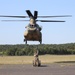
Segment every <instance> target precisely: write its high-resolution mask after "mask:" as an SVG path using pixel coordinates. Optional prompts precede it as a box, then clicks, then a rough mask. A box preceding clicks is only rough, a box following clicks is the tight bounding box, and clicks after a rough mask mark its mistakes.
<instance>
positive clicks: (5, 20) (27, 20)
mask: <svg viewBox="0 0 75 75" xmlns="http://www.w3.org/2000/svg"><path fill="white" fill-rule="evenodd" d="M1 21H6V22H8V21H10V22H12V21H14V22H16V21H29V20H1Z"/></svg>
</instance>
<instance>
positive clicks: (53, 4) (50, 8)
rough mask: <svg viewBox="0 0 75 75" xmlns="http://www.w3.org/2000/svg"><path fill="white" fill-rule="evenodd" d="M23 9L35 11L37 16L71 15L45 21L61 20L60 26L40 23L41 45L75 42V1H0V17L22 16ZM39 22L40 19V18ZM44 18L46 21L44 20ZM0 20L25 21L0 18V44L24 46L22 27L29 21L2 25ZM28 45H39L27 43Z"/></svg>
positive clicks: (23, 30) (23, 13)
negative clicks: (62, 21)
mask: <svg viewBox="0 0 75 75" xmlns="http://www.w3.org/2000/svg"><path fill="white" fill-rule="evenodd" d="M25 10H31V12H32V13H33V12H34V10H37V11H38V15H39V16H40V15H41V16H42V15H49V16H51V15H72V17H64V18H48V20H65V21H66V22H64V23H55V22H54V23H42V22H38V24H39V25H40V26H42V31H41V32H42V43H43V44H64V43H75V0H0V15H17V16H18V15H20V16H21V15H22V16H23V15H24V16H27V14H26V12H25ZM41 19H42V18H41ZM46 19H47V18H46ZM1 20H26V18H25V19H18V18H2V17H0V45H2V44H24V42H23V39H24V32H25V30H26V29H25V26H26V25H27V24H28V23H29V22H2V21H1ZM28 44H39V42H36V41H34V42H33V41H28Z"/></svg>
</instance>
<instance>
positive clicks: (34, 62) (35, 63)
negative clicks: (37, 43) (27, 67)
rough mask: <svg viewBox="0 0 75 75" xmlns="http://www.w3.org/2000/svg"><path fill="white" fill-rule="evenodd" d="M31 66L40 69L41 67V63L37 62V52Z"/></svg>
mask: <svg viewBox="0 0 75 75" xmlns="http://www.w3.org/2000/svg"><path fill="white" fill-rule="evenodd" d="M33 66H34V67H40V66H41V61H40V60H39V57H38V50H37V51H35V52H34V60H33Z"/></svg>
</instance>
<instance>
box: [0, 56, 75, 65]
mask: <svg viewBox="0 0 75 75" xmlns="http://www.w3.org/2000/svg"><path fill="white" fill-rule="evenodd" d="M39 59H40V60H41V63H42V64H43V63H56V62H58V63H61V62H62V63H63V62H66V63H70V62H71V63H72V62H75V55H41V56H39ZM33 60H34V56H0V64H32V61H33Z"/></svg>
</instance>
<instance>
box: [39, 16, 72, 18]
mask: <svg viewBox="0 0 75 75" xmlns="http://www.w3.org/2000/svg"><path fill="white" fill-rule="evenodd" d="M55 17H72V15H59V16H38V18H55Z"/></svg>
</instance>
